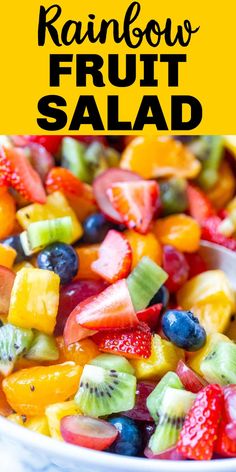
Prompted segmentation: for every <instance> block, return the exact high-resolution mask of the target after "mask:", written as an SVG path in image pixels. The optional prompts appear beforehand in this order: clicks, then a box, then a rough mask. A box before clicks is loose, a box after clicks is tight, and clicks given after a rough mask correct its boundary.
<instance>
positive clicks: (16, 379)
mask: <svg viewBox="0 0 236 472" xmlns="http://www.w3.org/2000/svg"><path fill="white" fill-rule="evenodd" d="M81 373H82V367H80V366H78V365H75V364H74V363H70V362H68V363H65V364H57V365H53V366H47V367H42V366H40V367H31V368H29V369H23V370H20V371H18V372H15V373H14V374H11V375H10V376H9V377H7V378H6V379H4V381H3V384H2V385H3V391H4V393H5V395H6V398H7V401H8V403H9V405H10V406H11V407H12V408H13V410H14V411H16V413H18V414H20V415H29V416H35V415H43V414H44V411H45V408H46V407H47V406H48V405H51V404H52V403H57V402H64V401H65V400H67V399H68V398H69V397H71V396H72V395H75V393H76V391H77V390H78V385H79V380H80V377H81Z"/></svg>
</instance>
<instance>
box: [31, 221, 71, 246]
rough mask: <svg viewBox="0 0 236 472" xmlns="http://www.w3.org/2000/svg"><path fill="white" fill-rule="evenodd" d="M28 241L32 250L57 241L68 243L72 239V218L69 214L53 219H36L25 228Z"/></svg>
mask: <svg viewBox="0 0 236 472" xmlns="http://www.w3.org/2000/svg"><path fill="white" fill-rule="evenodd" d="M27 234H28V241H29V244H30V247H31V248H32V250H34V249H36V248H41V247H42V246H47V245H48V244H51V243H55V242H57V241H59V242H62V243H68V244H70V243H71V241H72V220H71V217H70V216H65V217H63V218H54V219H53V220H44V221H36V222H35V223H31V224H30V225H29V226H28V228H27Z"/></svg>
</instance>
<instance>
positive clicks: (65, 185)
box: [45, 167, 83, 197]
mask: <svg viewBox="0 0 236 472" xmlns="http://www.w3.org/2000/svg"><path fill="white" fill-rule="evenodd" d="M45 185H46V189H47V192H48V193H53V192H56V191H57V190H60V191H62V192H65V193H70V194H72V195H76V196H77V197H80V196H81V195H82V194H83V183H82V182H81V181H80V180H79V179H78V178H77V177H75V175H73V174H72V172H70V171H69V170H68V169H64V168H63V167H53V169H51V171H50V172H49V174H48V176H47V179H46V182H45Z"/></svg>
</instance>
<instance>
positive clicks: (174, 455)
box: [144, 446, 185, 461]
mask: <svg viewBox="0 0 236 472" xmlns="http://www.w3.org/2000/svg"><path fill="white" fill-rule="evenodd" d="M144 456H145V457H147V458H148V459H158V460H168V461H169V460H170V461H183V460H184V459H185V458H184V457H183V456H182V454H180V453H179V452H177V448H176V446H173V447H170V448H169V449H166V450H165V451H163V452H159V453H158V454H154V453H153V452H152V450H151V449H150V448H149V447H146V448H145V449H144Z"/></svg>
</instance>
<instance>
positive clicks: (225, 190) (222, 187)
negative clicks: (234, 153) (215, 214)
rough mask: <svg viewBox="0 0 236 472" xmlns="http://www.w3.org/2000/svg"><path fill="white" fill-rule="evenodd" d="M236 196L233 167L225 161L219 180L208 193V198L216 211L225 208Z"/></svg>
mask: <svg viewBox="0 0 236 472" xmlns="http://www.w3.org/2000/svg"><path fill="white" fill-rule="evenodd" d="M234 194H235V177H234V173H233V170H232V168H231V166H230V165H229V164H228V162H227V161H225V160H224V161H223V162H222V164H221V166H220V169H219V178H218V181H217V182H216V184H215V185H214V187H212V188H211V189H209V190H208V191H207V196H208V198H209V199H210V201H211V202H212V204H213V205H214V208H215V209H216V210H221V209H222V208H225V206H226V205H227V203H228V202H229V201H230V200H231V198H233V196H234Z"/></svg>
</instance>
